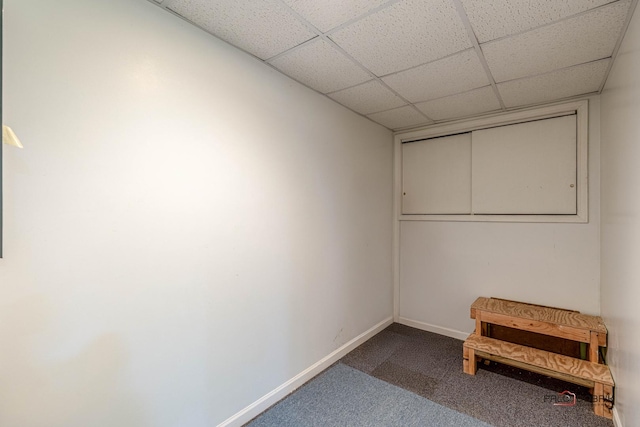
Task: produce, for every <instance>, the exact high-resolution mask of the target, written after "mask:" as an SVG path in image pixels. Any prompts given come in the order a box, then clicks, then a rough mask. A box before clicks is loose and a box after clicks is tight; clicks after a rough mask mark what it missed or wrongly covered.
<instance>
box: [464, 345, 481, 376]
mask: <svg viewBox="0 0 640 427" xmlns="http://www.w3.org/2000/svg"><path fill="white" fill-rule="evenodd" d="M463 358H464V360H463V362H462V363H463V370H464V373H465V374H469V375H475V374H476V369H477V361H476V351H475V350H474V349H472V348H467V347H464V350H463Z"/></svg>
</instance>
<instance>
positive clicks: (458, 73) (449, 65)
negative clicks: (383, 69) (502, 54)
mask: <svg viewBox="0 0 640 427" xmlns="http://www.w3.org/2000/svg"><path fill="white" fill-rule="evenodd" d="M382 80H383V81H384V82H385V83H386V84H388V85H389V86H390V87H391V88H392V89H393V90H395V91H396V92H398V93H399V94H400V95H402V96H404V97H405V98H406V99H408V100H409V101H411V102H419V101H428V100H430V99H435V98H440V97H443V96H447V95H452V94H454V93H460V92H465V91H467V90H469V89H474V88H478V87H481V86H486V85H488V84H489V79H488V77H487V74H486V73H485V71H484V68H483V67H482V64H481V63H480V60H479V59H478V55H477V54H476V52H475V50H473V49H469V50H466V51H464V52H461V53H459V54H456V55H453V56H450V57H448V58H445V59H441V60H439V61H435V62H431V63H429V64H425V65H421V66H419V67H416V68H411V69H409V70H406V71H402V72H400V73H397V74H392V75H390V76H387V77H383V78H382Z"/></svg>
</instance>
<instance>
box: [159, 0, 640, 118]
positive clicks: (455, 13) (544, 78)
mask: <svg viewBox="0 0 640 427" xmlns="http://www.w3.org/2000/svg"><path fill="white" fill-rule="evenodd" d="M148 1H149V2H150V3H152V4H154V5H156V6H157V7H160V8H161V9H164V10H166V11H168V12H169V13H171V14H172V15H174V16H176V17H178V18H180V19H182V20H183V21H185V22H187V23H189V24H190V25H192V26H195V27H197V28H199V29H201V30H203V31H205V32H206V33H208V34H210V35H212V36H214V37H216V38H217V39H219V40H222V41H224V42H225V43H227V44H229V45H231V46H233V47H235V48H237V49H238V50H240V51H242V52H244V53H247V54H249V55H250V56H252V57H253V58H255V59H257V60H258V61H260V62H262V63H263V64H265V65H267V66H269V67H270V68H272V69H274V70H275V71H277V72H280V73H283V74H285V75H287V76H288V77H289V78H291V79H292V80H294V81H296V82H298V83H300V84H301V85H303V86H305V87H307V88H309V89H311V90H313V91H315V92H317V93H319V94H321V95H323V96H325V97H327V98H329V99H331V100H332V101H334V102H338V103H339V104H342V106H343V107H345V108H347V109H349V110H351V111H353V112H354V113H356V114H358V115H360V116H362V117H364V118H367V119H368V120H371V121H374V122H377V123H379V124H382V123H384V124H383V126H386V127H388V128H389V129H392V130H396V131H399V130H406V129H415V128H419V127H424V126H428V125H431V124H434V123H443V122H449V121H457V120H462V119H468V118H469V117H476V116H483V115H487V114H495V113H496V112H504V111H513V110H517V109H520V108H529V107H533V106H538V105H545V104H547V103H550V102H557V101H560V100H567V99H574V98H576V97H585V96H592V95H593V94H599V93H601V92H602V91H603V90H604V86H605V84H606V81H607V78H608V76H609V74H610V72H611V69H612V67H613V64H614V63H615V60H616V57H617V55H618V51H619V50H620V46H621V43H622V41H623V38H624V35H625V33H626V32H627V29H628V27H629V23H630V21H631V18H632V16H633V14H634V11H636V9H637V5H638V3H639V2H640V0H592V2H591V3H590V4H589V5H586V4H582V3H581V2H582V0H565V2H563V3H562V4H563V6H562V7H558V8H556V7H555V6H553V7H552V6H544V5H543V4H546V2H544V1H538V0H534V1H532V2H531V4H528V5H520V6H518V5H517V4H516V5H504V6H500V5H496V4H493V3H491V4H487V5H485V6H482V7H480V6H479V5H478V4H476V3H475V0H429V1H427V0H425V1H424V2H423V1H422V0H375V3H374V2H373V1H372V2H371V3H369V2H368V1H367V0H359V1H357V2H354V3H353V4H351V3H349V5H347V4H346V3H345V4H342V3H335V4H334V3H331V1H327V3H321V1H320V0H299V4H298V3H295V2H293V1H292V0H269V1H262V2H255V3H254V2H253V0H239V1H237V3H236V0H148ZM316 1H317V3H316ZM218 4H219V5H220V8H219V7H218ZM323 5H325V6H326V7H328V8H329V9H326V10H324V9H323V7H324V6H323ZM621 5H624V7H621ZM343 6H344V8H343ZM441 8H442V10H441ZM257 10H261V11H262V12H261V13H264V15H260V14H259V13H257V12H255V11H257ZM213 11H215V12H213ZM625 11H626V12H625ZM244 12H247V15H242V16H243V18H242V19H241V18H238V17H239V16H240V15H241V14H243V13H244ZM227 13H229V15H227ZM624 13H626V16H625V15H624ZM416 14H420V15H416ZM207 15H208V16H207ZM271 15H273V16H271ZM278 15H281V16H282V17H283V18H282V20H281V21H280V20H279V19H278ZM244 16H247V17H248V18H247V19H244ZM267 16H271V18H273V19H274V22H273V23H271V24H269V22H270V21H265V19H268V18H267ZM285 16H286V18H284V17H285ZM417 16H420V19H417ZM587 16H591V17H589V18H587ZM194 18H196V19H194ZM440 19H443V21H440ZM444 19H449V20H450V21H444ZM454 20H455V25H454ZM576 20H578V21H576ZM584 20H588V22H593V23H595V24H594V25H589V26H579V25H578V24H579V23H580V22H583V21H584ZM194 21H197V22H199V24H196V23H195V22H194ZM439 22H450V23H451V25H444V26H443V25H440V27H438V25H435V27H434V23H439ZM263 23H264V26H262V25H263ZM278 23H280V25H278ZM284 23H286V25H283V24H284ZM405 23H406V25H405ZM563 23H566V25H564V24H563ZM254 24H255V25H256V27H254V26H253V25H254ZM558 24H560V25H558ZM234 25H235V27H234ZM502 25H505V27H504V28H502ZM598 25H599V26H598ZM613 25H615V28H616V30H615V31H612V30H611V29H612V26H613ZM245 26H246V27H245ZM377 26H379V27H377ZM425 26H426V27H427V28H431V29H430V30H429V31H427V30H424V28H425ZM530 26H531V27H530ZM289 27H292V28H295V29H296V31H299V32H300V34H297V33H296V36H292V37H291V39H290V41H292V42H293V43H287V41H286V40H288V39H287V38H286V37H287V34H289V32H290V31H293V30H289ZM414 27H415V28H414ZM432 27H433V28H432ZM566 27H569V29H566V30H563V29H565V28H566ZM583 27H584V28H583ZM225 28H226V29H225ZM256 28H257V29H258V30H256ZM436 28H437V29H436ZM454 28H455V29H454ZM229 29H231V30H232V31H233V32H234V33H233V34H234V35H237V34H240V36H238V37H240V38H237V37H236V36H234V37H230V38H228V37H225V36H224V35H225V34H227V33H226V32H225V31H229ZM589 29H593V30H591V31H589ZM343 30H344V31H343ZM219 31H222V32H221V34H222V36H218V35H216V34H218V33H219ZM270 31H273V33H270ZM536 31H537V32H536ZM618 31H620V33H618ZM265 32H266V33H265ZM449 33H450V34H449ZM357 34H360V36H358V35H357ZM580 34H583V36H580ZM554 35H555V36H557V37H553V36H554ZM268 36H271V37H272V38H271V39H269V38H268ZM275 36H279V37H281V38H282V40H285V41H284V43H279V42H278V40H280V39H275V38H273V37H275ZM222 37H225V38H222ZM242 37H244V38H242ZM251 37H253V38H251ZM265 37H266V39H265V40H268V41H262V40H261V39H262V38H265ZM345 37H346V39H345ZM358 37H360V38H358ZM412 37H413V38H414V39H413V40H412ZM418 37H420V38H418ZM424 37H426V39H425V38H424ZM429 37H434V39H433V42H434V43H436V44H434V45H433V46H441V45H443V46H446V47H444V48H440V49H436V48H435V47H434V53H436V52H437V53H436V54H435V55H433V54H432V55H424V56H421V55H422V53H421V52H423V50H416V49H418V48H420V49H427V50H428V49H430V47H429V46H431V45H430V44H428V43H426V41H425V40H429ZM580 37H583V38H580ZM350 38H352V39H351V40H350ZM334 39H335V41H334ZM227 40H231V41H227ZM414 40H422V41H423V44H422V45H420V43H417V44H412V42H413V41H414ZM438 40H439V42H437V41H438ZM586 40H589V42H586ZM343 42H344V43H343ZM270 43H272V44H270ZM314 43H316V44H315V45H314ZM349 43H355V45H352V44H349ZM425 43H426V44H425ZM240 46H241V47H240ZM256 46H262V47H264V48H265V49H264V50H260V49H261V48H256ZM591 46H593V47H592V48H591ZM605 46H606V47H605ZM363 47H365V48H364V50H363ZM548 48H551V50H550V51H548V52H547V51H546V50H545V49H548ZM554 48H555V49H554ZM598 49H599V50H598ZM427 50H425V52H426V51H427ZM529 51H531V55H533V56H531V55H529V53H527V52H529ZM319 52H322V53H323V54H326V55H328V56H327V57H326V60H321V59H320V58H322V57H316V56H315V55H316V53H318V54H319ZM363 52H364V53H363ZM399 52H403V54H402V55H400V53H399ZM534 54H535V55H534ZM258 55H259V56H258ZM536 55H537V56H536ZM561 55H564V56H561ZM572 55H573V56H572ZM356 58H357V59H356ZM381 58H382V59H381ZM403 58H405V59H407V60H406V61H405V60H404V59H403ZM409 58H410V60H409ZM433 58H436V59H433ZM562 58H568V59H562ZM305 61H310V62H311V64H309V63H307V62H305ZM314 61H315V62H314ZM334 61H335V62H334ZM376 61H378V63H380V61H382V64H385V65H382V67H378V68H376V65H372V64H376ZM385 61H386V63H385ZM574 61H575V62H574ZM416 62H420V63H418V64H416ZM313 64H315V65H317V67H318V68H316V67H315V66H314V65H313ZM310 65H311V67H310ZM305 66H306V67H307V68H306V69H305V68H304V67H305ZM338 67H342V68H338ZM369 67H371V68H369ZM314 70H315V74H314ZM343 72H344V76H343ZM387 82H388V83H387ZM409 99H412V100H413V101H410V100H409ZM420 100H422V101H420ZM409 123H415V124H411V125H408V124H409Z"/></svg>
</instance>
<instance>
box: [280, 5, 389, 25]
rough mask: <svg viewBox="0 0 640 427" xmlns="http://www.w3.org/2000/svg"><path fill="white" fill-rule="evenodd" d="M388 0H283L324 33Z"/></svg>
mask: <svg viewBox="0 0 640 427" xmlns="http://www.w3.org/2000/svg"><path fill="white" fill-rule="evenodd" d="M388 1H389V0H350V1H344V0H324V1H318V0H284V2H285V3H286V4H288V5H289V7H291V8H292V9H293V10H295V11H296V12H298V13H299V14H300V15H301V16H302V17H303V18H304V19H306V20H307V21H309V22H310V23H311V24H313V25H314V26H315V27H316V28H317V29H319V30H320V31H322V32H324V33H326V32H327V31H329V30H331V29H332V28H335V27H337V26H338V25H341V24H344V23H345V22H347V21H350V20H351V19H354V18H357V17H358V16H362V15H364V14H366V13H368V12H370V11H371V10H373V9H375V8H377V7H378V6H381V5H382V4H384V3H386V2H388Z"/></svg>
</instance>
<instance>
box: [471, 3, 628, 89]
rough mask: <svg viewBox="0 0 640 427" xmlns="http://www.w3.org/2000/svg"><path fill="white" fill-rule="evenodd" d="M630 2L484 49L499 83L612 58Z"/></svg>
mask: <svg viewBox="0 0 640 427" xmlns="http://www.w3.org/2000/svg"><path fill="white" fill-rule="evenodd" d="M630 1H631V0H624V1H620V2H617V3H612V4H611V5H607V6H604V7H601V8H599V9H596V10H594V11H593V12H589V13H587V14H584V15H581V16H578V17H576V18H571V19H568V20H566V21H562V22H558V23H556V24H552V25H549V26H546V27H542V28H539V29H536V30H532V31H529V32H527V33H523V34H520V35H517V36H513V37H509V38H506V39H501V40H497V41H495V42H489V43H486V44H483V45H482V51H483V52H484V56H485V58H486V59H487V62H488V64H489V68H490V69H491V72H492V74H493V77H494V78H495V79H496V81H498V82H503V81H506V80H511V79H516V78H519V77H525V76H533V75H536V74H541V73H545V72H547V71H551V70H556V69H560V68H564V67H568V66H572V65H576V64H581V63H585V62H589V61H593V60H597V59H602V58H606V57H609V56H611V54H612V53H613V49H614V47H615V44H616V41H617V40H618V37H619V36H620V32H621V30H622V27H623V25H624V22H625V18H626V15H627V12H628V10H629V4H630Z"/></svg>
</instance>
